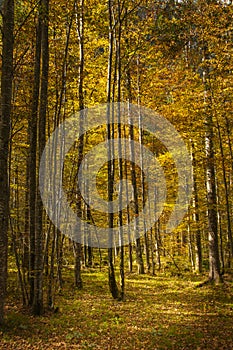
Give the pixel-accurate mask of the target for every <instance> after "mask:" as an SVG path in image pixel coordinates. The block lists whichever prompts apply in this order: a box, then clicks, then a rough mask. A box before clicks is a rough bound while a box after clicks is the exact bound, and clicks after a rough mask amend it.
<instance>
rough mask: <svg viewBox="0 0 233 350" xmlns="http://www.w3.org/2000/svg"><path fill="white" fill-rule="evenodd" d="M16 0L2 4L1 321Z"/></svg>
mask: <svg viewBox="0 0 233 350" xmlns="http://www.w3.org/2000/svg"><path fill="white" fill-rule="evenodd" d="M13 31H14V0H5V1H4V5H3V28H2V34H3V39H2V40H3V43H2V45H3V46H2V77H1V112H0V193H1V196H0V324H2V323H3V320H4V303H5V298H6V287H7V252H8V250H7V247H8V217H9V182H8V155H9V154H8V147H9V139H10V123H11V118H10V115H11V99H12V81H13V47H14V37H13Z"/></svg>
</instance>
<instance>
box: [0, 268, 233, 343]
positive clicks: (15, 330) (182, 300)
mask: <svg viewBox="0 0 233 350" xmlns="http://www.w3.org/2000/svg"><path fill="white" fill-rule="evenodd" d="M72 278H73V276H72V274H71V271H70V270H67V272H66V274H65V280H66V283H65V286H64V289H63V290H62V292H61V293H60V295H58V296H57V297H56V306H58V307H59V312H58V313H51V312H47V313H45V315H43V316H42V317H32V316H31V315H30V314H29V313H28V312H27V311H25V310H23V309H20V304H19V302H18V300H17V296H16V294H15V293H16V291H14V290H13V289H12V291H11V294H10V297H9V302H8V305H7V314H6V326H5V328H4V329H3V330H2V331H1V332H0V349H9V350H10V349H17V350H18V349H19V350H20V349H41V350H42V349H43V350H44V349H59V350H60V349H68V350H70V349H83V350H84V349H95V350H96V349H101V350H105V349H106V350H108V349H112V350H113V349H122V350H128V349H137V350H142V349H148V350H155V349H161V350H162V349H175V350H176V349H210V350H212V349H226V350H230V349H233V331H232V326H233V322H232V320H233V318H232V316H233V295H232V282H230V281H228V282H227V284H225V285H223V286H215V287H213V286H209V285H206V286H204V287H202V288H195V286H196V285H197V284H198V283H199V282H200V281H201V278H200V277H197V276H188V275H187V276H186V277H183V278H178V277H168V276H165V275H163V274H161V275H157V276H156V277H152V276H148V275H143V276H138V275H136V274H132V275H127V276H126V300H125V301H124V302H118V301H115V300H113V299H112V298H111V296H110V294H109V291H108V282H107V273H106V271H105V272H104V271H102V272H99V271H97V270H96V271H94V272H93V271H92V272H87V271H84V272H83V282H84V283H83V284H84V289H83V290H82V291H78V290H75V289H74V287H73V282H72V281H73V280H72Z"/></svg>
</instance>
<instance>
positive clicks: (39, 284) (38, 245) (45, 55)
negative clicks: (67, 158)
mask: <svg viewBox="0 0 233 350" xmlns="http://www.w3.org/2000/svg"><path fill="white" fill-rule="evenodd" d="M48 14H49V0H41V9H40V15H39V16H40V18H41V61H42V63H41V64H42V65H41V79H40V106H39V120H38V161H40V158H41V156H42V153H43V150H44V147H45V143H46V139H45V135H46V113H47V98H48V67H49V43H48ZM37 181H38V178H37ZM37 191H38V193H37V196H36V230H35V278H34V299H33V313H34V314H35V315H41V314H42V313H43V261H44V259H43V240H44V236H43V203H42V200H41V197H40V193H39V186H38V184H37Z"/></svg>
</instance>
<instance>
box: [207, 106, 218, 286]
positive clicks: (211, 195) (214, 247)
mask: <svg viewBox="0 0 233 350" xmlns="http://www.w3.org/2000/svg"><path fill="white" fill-rule="evenodd" d="M205 149H206V186H207V204H208V231H209V233H208V235H209V279H210V281H214V282H216V283H219V282H221V280H222V278H221V274H220V260H219V251H218V218H217V197H216V182H215V167H214V146H213V121H212V116H211V114H209V113H208V115H207V117H206V136H205Z"/></svg>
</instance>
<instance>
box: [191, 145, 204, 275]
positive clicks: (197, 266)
mask: <svg viewBox="0 0 233 350" xmlns="http://www.w3.org/2000/svg"><path fill="white" fill-rule="evenodd" d="M192 161H193V207H194V213H193V219H194V222H195V225H196V226H195V230H196V231H195V232H196V233H195V238H196V242H195V253H196V254H195V270H196V271H197V272H198V273H201V272H202V245H201V230H200V226H199V225H200V220H199V200H198V190H197V176H196V171H197V170H196V168H197V165H196V157H195V150H194V143H193V142H192Z"/></svg>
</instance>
